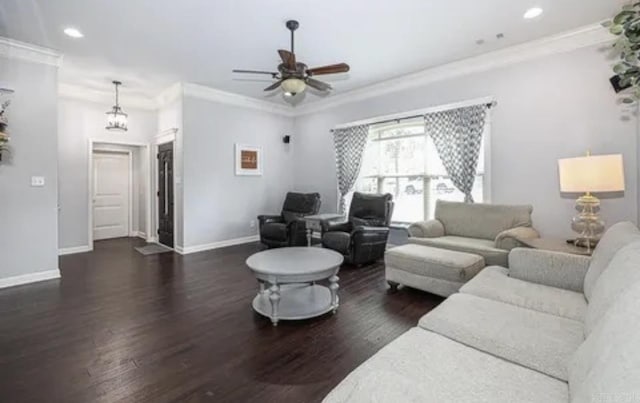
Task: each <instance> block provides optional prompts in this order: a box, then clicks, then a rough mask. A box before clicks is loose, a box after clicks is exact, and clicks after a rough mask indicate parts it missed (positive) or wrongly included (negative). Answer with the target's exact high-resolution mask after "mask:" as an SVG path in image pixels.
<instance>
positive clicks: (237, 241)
mask: <svg viewBox="0 0 640 403" xmlns="http://www.w3.org/2000/svg"><path fill="white" fill-rule="evenodd" d="M259 240H260V236H259V235H251V236H245V237H242V238H235V239H227V240H225V241H219V242H213V243H209V244H203V245H194V246H184V247H182V246H176V247H175V248H174V249H175V251H176V252H178V253H179V254H181V255H188V254H190V253H196V252H203V251H206V250H212V249H219V248H225V247H227V246H233V245H241V244H243V243H251V242H257V241H259Z"/></svg>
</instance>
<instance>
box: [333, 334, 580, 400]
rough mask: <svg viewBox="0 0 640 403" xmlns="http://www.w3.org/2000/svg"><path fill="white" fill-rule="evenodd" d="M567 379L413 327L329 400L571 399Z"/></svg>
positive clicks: (360, 368) (343, 384) (341, 385)
mask: <svg viewBox="0 0 640 403" xmlns="http://www.w3.org/2000/svg"><path fill="white" fill-rule="evenodd" d="M568 399H569V397H568V387H567V384H566V383H565V382H561V381H559V380H557V379H554V378H551V377H549V376H546V375H544V374H541V373H539V372H536V371H532V370H530V369H527V368H525V367H522V366H519V365H516V364H513V363H510V362H507V361H505V360H502V359H500V358H497V357H494V356H492V355H490V354H486V353H483V352H481V351H478V350H476V349H473V348H471V347H467V346H465V345H463V344H461V343H457V342H455V341H453V340H450V339H448V338H446V337H444V336H441V335H438V334H436V333H432V332H429V331H426V330H423V329H420V328H413V329H411V330H409V331H408V332H406V333H404V334H403V335H402V336H400V337H398V338H397V339H396V340H394V341H393V342H391V343H390V344H388V345H387V346H385V347H383V348H382V350H380V351H379V352H378V353H377V354H375V355H374V356H373V357H371V358H370V359H369V360H367V361H366V362H365V363H364V364H362V365H360V366H359V367H358V368H357V369H356V370H355V371H353V372H352V373H351V374H349V375H348V376H347V377H346V378H345V379H344V380H343V381H342V382H341V383H340V384H339V385H338V386H337V387H336V388H335V389H333V390H332V391H331V393H329V395H327V397H326V398H325V399H324V402H325V403H346V402H349V403H364V402H415V403H418V402H421V403H423V402H433V403H436V402H437V403H449V402H451V403H454V402H455V403H465V402H469V403H471V402H474V403H475V402H487V403H489V402H491V403H503V402H504V403H512V402H516V401H517V402H520V403H532V402H540V403H543V402H544V403H554V402H567V401H568Z"/></svg>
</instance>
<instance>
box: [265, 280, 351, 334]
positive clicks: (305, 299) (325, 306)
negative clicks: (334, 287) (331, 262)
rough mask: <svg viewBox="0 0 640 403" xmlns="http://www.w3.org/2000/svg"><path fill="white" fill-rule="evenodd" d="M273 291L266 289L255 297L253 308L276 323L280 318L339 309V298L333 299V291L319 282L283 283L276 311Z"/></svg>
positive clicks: (321, 313) (312, 316) (293, 317)
mask: <svg viewBox="0 0 640 403" xmlns="http://www.w3.org/2000/svg"><path fill="white" fill-rule="evenodd" d="M270 295H271V291H269V289H268V288H267V289H265V290H264V291H261V292H259V293H258V295H256V297H255V298H254V299H253V303H252V306H253V309H254V310H255V311H256V312H258V313H259V314H261V315H263V316H266V317H267V318H269V319H271V322H272V323H273V324H274V326H275V325H277V324H278V321H279V320H301V319H310V318H315V317H316V316H321V315H324V314H326V313H328V312H331V311H333V312H334V313H335V312H336V311H337V309H338V303H339V298H338V296H337V295H336V301H335V303H332V301H331V291H330V290H329V288H328V287H325V286H323V285H319V284H313V285H310V284H282V285H281V286H280V287H279V296H280V298H279V301H278V303H277V307H276V310H275V312H274V309H273V304H272V302H271V299H270V298H269V296H270Z"/></svg>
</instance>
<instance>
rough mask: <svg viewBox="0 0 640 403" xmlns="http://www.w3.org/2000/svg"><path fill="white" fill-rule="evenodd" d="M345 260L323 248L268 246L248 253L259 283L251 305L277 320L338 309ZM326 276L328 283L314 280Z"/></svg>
mask: <svg viewBox="0 0 640 403" xmlns="http://www.w3.org/2000/svg"><path fill="white" fill-rule="evenodd" d="M343 260H344V258H343V256H342V255H341V254H339V253H337V252H334V251H332V250H329V249H322V248H309V247H292V248H279V249H269V250H265V251H262V252H258V253H256V254H254V255H251V256H250V257H249V258H248V259H247V266H249V268H250V269H251V270H252V271H253V274H254V275H255V276H256V278H257V279H258V282H259V283H260V291H259V292H258V295H256V297H255V298H254V299H253V304H252V305H253V309H255V311H256V312H258V313H259V314H261V315H264V316H266V317H268V318H269V319H271V322H272V323H273V325H274V326H277V325H278V321H279V320H281V319H283V320H298V319H308V318H313V317H316V316H320V315H323V314H325V313H327V312H330V311H333V312H334V313H335V312H336V310H337V309H338V288H340V287H339V286H338V280H339V278H338V276H337V274H338V270H340V265H341V264H342V261H343ZM322 280H329V286H328V287H326V286H324V285H320V284H316V281H322Z"/></svg>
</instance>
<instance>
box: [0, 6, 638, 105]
mask: <svg viewBox="0 0 640 403" xmlns="http://www.w3.org/2000/svg"><path fill="white" fill-rule="evenodd" d="M625 2H626V1H625V0H482V1H479V0H458V1H451V0H324V1H321V0H127V1H125V0H110V1H108V0H92V1H88V0H2V1H1V2H0V36H5V37H9V38H12V39H16V40H20V41H24V42H29V43H33V44H37V45H41V46H46V47H50V48H53V49H57V50H60V51H61V52H62V53H64V55H65V59H64V65H63V67H62V69H61V72H60V79H61V81H62V82H65V83H69V84H76V85H81V86H85V87H90V88H92V89H109V85H110V81H111V80H112V79H120V80H122V81H124V86H123V87H124V88H123V92H128V93H129V94H131V95H134V94H135V95H144V96H148V97H153V96H156V95H157V94H158V93H159V92H160V91H161V90H162V89H164V88H166V87H168V86H169V85H170V84H172V83H174V82H176V81H186V82H192V83H197V84H202V85H206V86H210V87H214V88H217V89H221V90H224V91H229V92H233V93H237V94H243V95H248V96H251V97H255V98H259V99H264V100H267V101H273V102H278V103H283V102H284V100H283V97H282V96H281V93H280V91H274V92H272V93H270V94H266V93H264V92H263V91H262V89H263V88H264V87H266V86H267V85H269V83H270V78H269V77H266V78H265V77H254V76H245V75H237V74H232V73H231V70H232V69H233V68H242V69H258V70H273V69H274V68H275V66H276V65H277V64H278V62H279V58H278V56H277V53H276V50H277V49H278V48H284V49H288V48H289V35H288V31H287V30H286V28H285V27H284V22H285V21H286V20H287V19H297V20H299V21H300V24H301V26H300V29H299V30H298V31H297V32H296V55H297V57H298V60H301V61H303V62H305V63H307V64H308V65H309V66H317V65H325V64H331V63H336V62H342V61H344V62H347V63H349V64H350V65H351V72H350V73H347V74H341V75H334V76H324V77H323V79H324V80H326V81H327V82H329V83H331V84H332V85H333V87H334V88H335V91H334V93H341V92H345V91H348V90H351V89H355V88H359V87H363V86H366V85H368V84H372V83H375V82H379V81H383V80H386V79H389V78H393V77H397V76H401V75H404V74H408V73H412V72H416V71H419V70H422V69H425V68H428V67H432V66H436V65H440V64H444V63H447V62H451V61H455V60H458V59H462V58H466V57H470V56H474V55H477V54H479V53H484V52H488V51H491V50H496V49H500V48H503V47H506V46H510V45H514V44H518V43H522V42H526V41H529V40H533V39H537V38H541V37H544V36H548V35H552V34H555V33H559V32H562V31H567V30H571V29H574V28H578V27H581V26H584V25H587V24H591V23H594V22H598V21H601V20H603V19H605V18H608V17H610V16H612V15H613V14H614V13H615V12H616V10H618V9H619V7H621V5H622V4H623V3H625ZM532 6H540V7H542V8H544V10H545V13H544V14H543V16H542V17H540V18H538V19H536V20H531V21H525V20H524V19H523V18H522V15H523V13H524V12H525V10H527V9H528V8H529V7H532ZM68 26H74V27H77V28H78V29H80V30H81V31H82V32H83V33H84V35H85V37H84V38H83V39H72V38H69V37H67V36H66V35H64V34H63V33H62V30H63V29H64V28H65V27H68ZM498 33H503V34H504V36H505V38H504V39H497V38H496V34H498ZM478 39H484V40H485V43H484V44H483V45H477V44H476V41H477V40H478ZM317 97H318V96H317V95H316V94H308V95H307V100H306V101H307V102H308V101H313V100H314V99H315V98H317Z"/></svg>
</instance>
